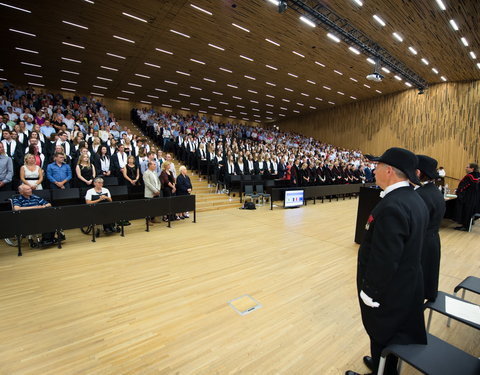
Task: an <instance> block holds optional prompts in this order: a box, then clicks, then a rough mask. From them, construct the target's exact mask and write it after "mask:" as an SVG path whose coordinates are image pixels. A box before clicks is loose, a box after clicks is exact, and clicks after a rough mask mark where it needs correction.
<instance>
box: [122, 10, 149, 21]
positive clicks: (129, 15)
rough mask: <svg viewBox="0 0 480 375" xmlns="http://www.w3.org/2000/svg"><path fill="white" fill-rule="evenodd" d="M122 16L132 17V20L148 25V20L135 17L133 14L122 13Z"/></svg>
mask: <svg viewBox="0 0 480 375" xmlns="http://www.w3.org/2000/svg"><path fill="white" fill-rule="evenodd" d="M122 14H123V15H124V16H127V17H130V18H133V19H134V20H137V21H141V22H145V23H148V21H147V20H146V19H143V18H140V17H137V16H134V15H133V14H130V13H126V12H122Z"/></svg>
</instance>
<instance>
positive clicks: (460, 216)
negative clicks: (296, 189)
mask: <svg viewBox="0 0 480 375" xmlns="http://www.w3.org/2000/svg"><path fill="white" fill-rule="evenodd" d="M466 172H467V174H466V176H465V177H463V178H462V180H461V181H460V183H459V184H458V187H457V206H456V211H457V218H456V219H457V222H458V223H459V224H461V225H460V226H459V227H456V228H455V229H456V230H462V231H468V226H469V225H470V219H471V218H472V216H473V214H475V213H477V212H480V187H479V185H480V174H479V173H478V164H475V163H469V164H468V165H467V167H466Z"/></svg>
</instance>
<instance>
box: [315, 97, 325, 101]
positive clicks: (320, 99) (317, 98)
mask: <svg viewBox="0 0 480 375" xmlns="http://www.w3.org/2000/svg"><path fill="white" fill-rule="evenodd" d="M315 99H316V100H319V101H321V102H323V99H322V98H319V97H318V96H317V97H316V98H315Z"/></svg>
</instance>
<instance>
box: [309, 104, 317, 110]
mask: <svg viewBox="0 0 480 375" xmlns="http://www.w3.org/2000/svg"><path fill="white" fill-rule="evenodd" d="M308 108H310V109H317V107H314V106H313V105H309V106H308Z"/></svg>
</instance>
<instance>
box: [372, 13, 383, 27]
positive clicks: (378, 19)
mask: <svg viewBox="0 0 480 375" xmlns="http://www.w3.org/2000/svg"><path fill="white" fill-rule="evenodd" d="M373 19H374V20H375V21H377V22H378V23H379V24H380V25H381V26H386V23H385V21H384V20H382V19H381V18H380V17H379V16H377V15H376V14H374V15H373Z"/></svg>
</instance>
